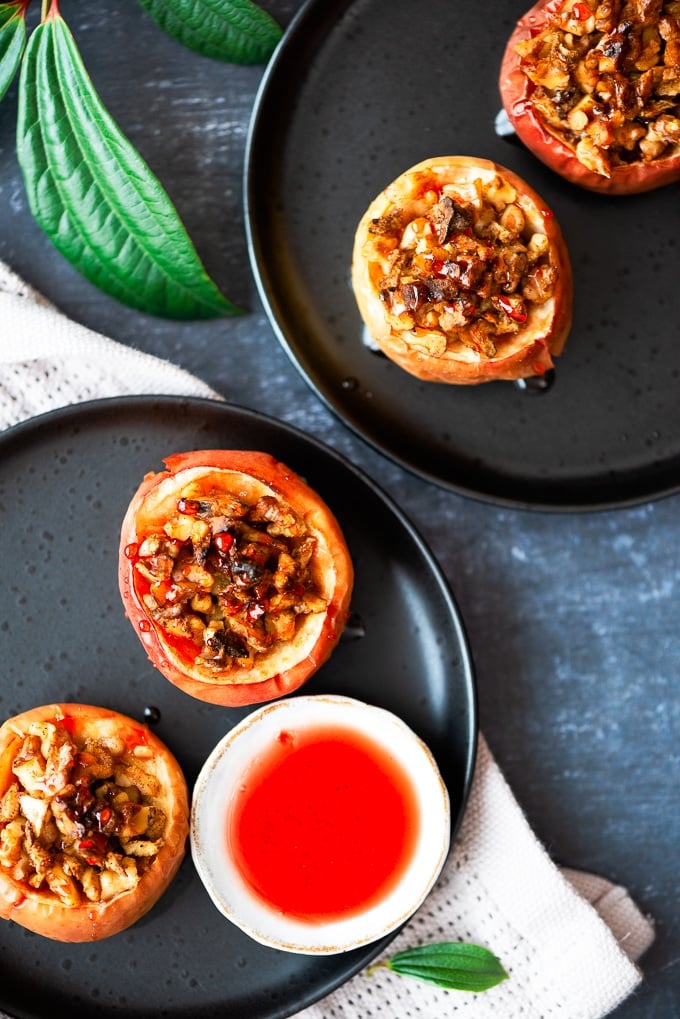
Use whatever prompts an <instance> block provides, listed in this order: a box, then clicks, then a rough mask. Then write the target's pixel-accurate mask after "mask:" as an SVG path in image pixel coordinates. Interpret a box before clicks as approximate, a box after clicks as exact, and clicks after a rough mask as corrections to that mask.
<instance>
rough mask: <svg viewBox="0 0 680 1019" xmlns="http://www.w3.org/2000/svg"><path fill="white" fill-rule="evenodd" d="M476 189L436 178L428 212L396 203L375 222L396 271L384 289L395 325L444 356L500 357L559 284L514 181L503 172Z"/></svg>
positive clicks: (428, 192)
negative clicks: (461, 351)
mask: <svg viewBox="0 0 680 1019" xmlns="http://www.w3.org/2000/svg"><path fill="white" fill-rule="evenodd" d="M469 190H470V189H468V190H466V192H465V195H463V194H462V193H461V191H462V189H460V188H457V186H456V185H454V184H444V185H443V186H441V185H439V184H438V183H437V182H436V181H434V180H432V181H428V184H427V185H426V187H425V188H424V191H423V194H422V198H423V200H424V202H425V205H426V208H427V211H426V212H425V214H421V215H411V214H410V212H409V211H408V210H407V209H405V208H400V207H394V208H392V209H391V210H390V211H389V212H388V213H386V214H385V215H384V216H381V217H379V218H378V219H374V220H372V222H371V223H370V224H369V233H370V234H371V235H372V236H373V238H374V240H373V243H374V246H375V249H376V251H377V252H378V254H379V255H380V256H381V258H382V260H383V262H384V263H385V262H386V264H387V267H388V271H387V272H386V274H385V276H384V277H383V278H382V279H381V280H380V281H379V283H378V286H379V288H380V297H381V300H382V302H383V306H384V309H385V316H386V319H387V321H388V323H389V324H390V326H391V327H392V329H394V330H396V331H398V332H399V333H400V334H401V336H402V338H403V340H404V341H405V342H406V343H407V344H409V346H412V347H415V348H418V349H423V350H424V351H425V352H426V353H427V354H430V355H432V356H434V357H441V356H442V355H443V354H445V353H446V351H447V350H452V349H455V348H456V346H457V344H460V343H462V344H463V345H464V346H465V347H467V348H469V349H470V350H472V351H474V352H475V353H476V354H478V355H479V356H480V357H483V358H492V357H495V356H496V354H497V352H498V347H499V345H500V344H501V343H502V342H503V340H504V339H510V338H512V337H514V335H515V334H516V333H518V332H519V331H520V330H521V329H522V328H523V327H524V326H525V325H526V323H527V319H528V317H529V311H530V307H531V305H532V304H544V303H545V302H546V301H547V300H548V299H549V298H551V297H552V295H553V292H554V289H555V284H556V281H557V275H558V270H557V267H556V266H554V265H552V264H551V260H550V248H549V242H548V238H547V236H546V235H545V234H543V233H540V232H536V231H534V230H532V229H531V228H530V227H529V225H528V223H527V220H526V217H525V215H524V212H523V211H522V208H521V207H520V205H519V204H518V202H517V192H516V191H515V189H514V188H513V187H512V185H511V184H510V183H509V182H508V181H505V180H503V179H501V178H500V177H499V176H495V177H494V178H493V179H492V180H490V181H482V180H479V179H476V180H475V181H474V182H472V184H471V190H472V192H473V195H469ZM422 205H423V203H422V202H420V201H419V200H418V199H417V198H416V202H415V203H414V208H419V207H422ZM544 214H546V213H544Z"/></svg>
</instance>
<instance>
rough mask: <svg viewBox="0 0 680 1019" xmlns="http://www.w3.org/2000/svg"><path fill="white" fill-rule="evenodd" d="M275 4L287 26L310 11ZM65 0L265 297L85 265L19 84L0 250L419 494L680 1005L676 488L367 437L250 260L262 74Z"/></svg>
mask: <svg viewBox="0 0 680 1019" xmlns="http://www.w3.org/2000/svg"><path fill="white" fill-rule="evenodd" d="M267 6H268V7H269V9H270V10H271V11H272V13H274V14H275V15H276V16H277V17H278V19H279V20H280V22H281V23H282V24H286V23H287V22H288V21H289V19H290V16H291V14H292V13H293V12H294V10H296V9H297V6H298V4H297V3H294V2H292V0H291V2H288V3H284V2H281V3H278V2H274V0H272V2H270V3H269V4H268V5H267ZM61 7H62V13H63V14H64V16H65V17H66V19H67V21H68V22H69V24H70V25H71V28H72V30H73V32H74V34H75V35H76V38H77V40H78V43H79V46H80V48H81V52H82V54H83V57H84V59H85V63H86V65H87V66H88V68H89V70H90V73H91V74H92V76H93V78H94V80H95V83H96V85H97V88H98V89H99V91H100V93H101V95H102V97H103V99H104V101H105V103H106V105H107V106H108V108H109V111H110V112H111V113H112V114H113V116H114V117H115V118H116V119H117V120H118V122H119V124H120V125H121V126H122V127H123V129H124V131H125V133H126V134H127V135H128V137H130V139H131V140H132V141H133V142H134V143H135V144H136V145H137V146H138V148H139V149H140V151H141V152H142V153H143V155H144V156H145V158H146V159H147V161H148V162H149V163H150V165H151V166H152V168H153V169H154V170H155V171H156V173H157V174H158V175H159V177H160V178H161V180H162V181H163V183H164V184H165V186H166V188H167V190H168V191H169V193H170V194H171V197H172V198H173V200H174V201H175V204H176V206H177V208H178V210H179V212H180V214H181V216H182V218H183V219H184V222H185V225H186V226H187V229H188V231H189V233H190V235H191V236H192V238H193V239H194V242H195V243H196V246H197V248H198V249H199V252H200V254H201V256H202V258H203V260H204V262H205V264H206V266H207V268H208V270H209V271H210V272H211V273H212V274H213V276H214V278H215V279H216V280H217V282H218V283H219V285H220V286H221V287H222V289H223V290H224V291H225V293H226V294H227V295H228V296H229V297H230V298H231V299H232V300H233V301H234V302H236V303H238V304H241V305H245V306H247V307H248V308H249V309H251V310H250V314H248V315H246V316H244V317H243V318H240V319H236V320H233V321H228V322H226V323H225V322H217V323H206V324H181V323H172V322H166V321H162V320H156V319H151V318H149V317H147V316H143V315H141V314H138V313H136V312H133V311H130V310H128V309H125V308H123V307H121V306H120V305H118V304H117V303H115V302H114V301H112V300H110V299H108V298H107V297H105V296H103V295H101V294H100V293H99V292H98V291H96V290H94V289H93V288H92V287H91V286H90V285H89V284H88V283H86V282H85V281H84V280H83V279H82V278H81V277H80V276H79V275H78V274H76V273H75V272H74V271H73V270H72V269H71V268H70V267H69V266H68V265H67V264H66V263H65V262H64V261H63V260H62V259H61V257H60V256H59V255H58V254H57V253H56V252H55V251H54V249H53V248H52V247H51V245H50V243H49V242H48V241H47V239H46V238H45V237H44V236H43V235H42V233H41V232H40V230H39V228H38V227H37V226H36V225H35V224H34V223H33V221H32V219H31V217H30V215H29V213H28V210H27V206H26V198H25V193H24V189H23V183H22V180H21V175H20V172H19V169H18V166H17V163H16V157H15V151H14V125H15V120H16V87H15V86H13V87H12V89H11V90H10V92H9V94H8V96H7V97H6V98H5V100H4V101H3V102H2V104H0V258H2V259H4V260H5V261H6V262H7V263H9V265H10V266H12V267H13V268H14V269H15V271H17V272H18V273H19V274H20V275H22V276H23V277H24V278H25V279H26V280H28V281H29V282H30V283H32V284H33V285H34V286H36V287H37V288H39V289H41V290H42V291H43V292H44V293H45V294H46V295H47V296H48V297H49V298H50V299H52V300H53V301H55V302H56V303H57V304H59V305H60V306H61V308H62V309H63V310H64V311H65V312H66V313H68V314H69V315H71V316H72V317H74V318H75V319H77V320H78V321H80V322H83V323H84V324H86V325H88V326H91V327H92V328H94V329H97V330H99V331H101V332H103V333H105V334H108V335H110V336H112V337H114V338H116V339H118V340H120V341H122V342H124V343H130V344H133V345H135V346H138V347H140V348H142V349H143V350H146V351H148V352H150V353H155V354H157V355H159V356H162V357H164V358H168V359H171V360H173V361H175V362H176V363H178V364H180V365H182V366H183V367H185V368H187V369H188V370H190V371H192V372H194V373H195V374H197V375H199V376H200V377H201V378H203V379H205V380H206V381H207V382H208V383H210V384H211V385H212V386H213V387H215V388H216V389H217V390H219V391H220V392H221V393H223V394H224V395H225V397H226V398H227V399H229V400H231V401H233V402H234V403H236V404H240V405H244V406H247V407H252V408H255V409H257V410H262V411H264V412H266V413H267V414H270V415H273V416H275V417H278V418H281V419H282V420H285V421H287V422H290V423H292V424H294V425H296V426H298V427H300V428H302V429H303V430H305V431H307V432H310V433H312V434H314V435H315V436H317V437H319V438H320V439H321V440H323V441H325V442H327V443H328V444H329V445H330V446H332V447H333V448H335V449H337V450H338V451H340V452H341V453H343V454H345V455H346V456H348V457H349V458H351V460H352V461H353V462H354V463H356V464H357V465H358V466H360V467H361V468H363V469H364V470H365V471H367V472H368V473H369V474H370V475H371V476H372V477H373V478H375V479H376V480H377V481H378V483H379V484H380V485H381V486H382V487H383V488H384V489H385V490H386V491H387V492H388V493H389V494H390V495H391V496H392V497H393V498H394V499H395V500H396V501H397V502H398V503H399V505H400V506H402V507H403V509H404V510H405V512H406V513H407V514H408V515H409V516H410V518H411V519H412V520H413V522H414V523H415V524H416V526H417V527H418V529H419V530H420V531H421V533H422V534H423V536H424V537H425V538H426V540H427V541H428V542H429V544H430V545H431V547H432V549H433V551H434V553H435V555H436V556H437V558H438V559H439V561H440V563H441V565H442V567H443V569H444V572H445V573H446V575H447V577H448V578H449V580H450V582H451V585H452V588H453V591H454V593H455V596H456V598H457V600H458V604H459V607H460V610H461V613H462V616H463V619H464V621H465V624H466V627H467V630H468V634H469V638H470V643H471V647H472V652H473V655H474V659H475V663H476V669H477V681H478V689H479V703H480V721H481V728H482V730H483V731H484V733H485V735H486V737H487V739H488V741H489V743H490V746H491V748H492V750H493V752H494V754H495V755H496V757H497V759H498V761H499V763H500V765H501V767H502V768H503V769H504V771H505V773H506V775H507V778H508V780H509V782H510V784H511V786H512V788H513V789H514V791H515V793H516V795H517V797H518V799H519V801H520V803H521V804H522V806H523V807H524V809H525V810H526V812H527V815H528V817H529V820H530V822H531V824H532V825H533V827H534V829H535V830H536V832H537V834H538V835H539V837H540V838H541V839H542V840H543V842H544V843H545V844H546V845H547V847H548V848H549V850H550V852H551V853H552V855H553V856H554V858H555V859H556V860H558V861H559V862H563V863H566V864H569V865H570V866H572V867H577V868H584V869H587V870H593V871H596V872H599V873H601V874H603V875H605V876H607V877H609V878H610V879H612V880H614V881H616V882H619V883H621V884H623V885H625V886H627V887H628V888H629V889H630V890H631V893H632V895H633V897H634V898H635V899H636V901H637V902H638V903H639V904H640V906H641V907H642V909H643V910H645V911H647V912H649V913H650V914H651V915H652V916H653V917H654V918H655V920H656V924H657V939H656V943H655V945H654V946H653V948H652V949H651V951H650V952H649V954H648V955H647V956H646V958H645V959H644V965H643V968H644V972H645V981H644V984H643V986H642V988H641V990H640V991H639V993H638V994H637V995H636V997H635V998H634V999H631V1000H629V1001H628V1002H626V1003H625V1004H624V1005H623V1006H622V1007H621V1008H620V1009H619V1010H618V1011H617V1012H616V1019H643V1017H644V1019H653V1017H658V1019H676V1017H679V1016H680V914H679V911H678V903H679V902H680V863H679V860H680V855H679V854H678V845H680V811H679V810H678V788H679V786H680V781H679V780H680V750H679V746H680V739H679V737H680V699H679V698H678V693H677V690H678V672H679V671H680V669H679V667H680V650H679V645H678V629H679V626H678V624H679V612H678V608H679V605H680V599H679V591H678V580H679V573H680V561H679V557H678V510H679V509H680V497H678V496H673V497H669V498H666V499H663V500H660V501H658V502H652V503H650V504H647V505H642V506H639V507H637V508H632V509H628V508H627V509H618V510H613V511H607V512H601V513H585V514H568V513H550V514H544V513H535V512H527V511H515V510H510V509H507V508H497V507H494V506H492V505H488V504H484V503H480V502H477V501H473V500H470V499H465V498H462V497H460V496H458V495H456V494H452V493H451V492H448V491H444V490H441V489H439V488H437V487H435V486H433V485H430V484H428V483H426V482H425V481H422V480H420V479H418V478H416V477H415V476H413V475H411V474H409V473H406V472H405V471H404V470H402V469H401V468H400V467H397V466H395V465H393V464H392V463H390V462H389V461H388V460H386V459H385V458H383V457H382V456H380V455H379V454H378V453H376V452H375V451H374V450H372V449H371V448H369V447H368V446H367V445H366V444H364V443H363V442H362V441H361V440H360V439H358V438H357V437H356V436H354V435H353V434H352V433H351V432H350V431H349V430H348V429H346V428H345V427H344V426H343V425H342V423H340V422H339V421H338V420H337V419H336V418H335V417H334V416H333V415H332V414H331V413H330V412H329V411H328V410H327V409H326V408H325V407H324V406H323V405H322V404H321V403H320V402H319V400H318V399H317V398H316V396H315V395H314V394H313V393H312V391H311V390H310V389H309V388H308V386H307V384H306V383H305V381H304V380H303V379H302V378H301V376H300V375H299V373H298V372H297V371H296V370H295V368H294V366H293V365H292V364H291V363H290V361H289V359H288V357H287V356H286V354H285V353H284V351H283V350H282V349H281V347H280V345H279V344H278V342H277V340H276V338H275V336H274V333H273V331H272V328H271V326H270V324H269V322H268V319H267V317H266V315H265V312H264V310H263V308H262V306H261V304H260V302H259V300H258V296H257V293H256V289H255V285H254V282H253V279H252V275H251V272H250V268H249V264H248V257H247V250H246V241H245V233H244V226H243V212H242V168H243V153H244V145H245V139H246V132H247V127H248V120H249V115H250V110H251V107H252V102H253V98H254V95H255V92H256V89H257V86H258V83H259V80H260V77H261V74H262V69H261V68H238V67H231V66H223V65H218V64H216V63H215V62H213V61H210V60H206V59H202V58H200V57H198V56H194V55H192V54H190V53H188V51H185V50H181V49H180V48H179V47H178V46H177V45H176V44H175V43H173V42H172V41H171V40H170V39H168V38H167V37H165V35H164V34H163V33H161V32H160V31H159V30H158V29H157V28H156V26H155V25H154V24H153V23H152V22H151V21H150V20H149V18H148V17H147V16H146V15H145V14H144V13H143V11H142V10H141V8H138V7H137V6H136V5H135V4H133V3H126V4H120V5H118V4H110V3H105V2H104V0H88V2H87V3H85V2H82V0H71V2H68V0H64V2H63V3H62V5H61ZM674 328H676V330H677V323H676V324H675V327H674ZM678 427H679V428H680V412H679V413H678ZM0 939H1V933H0Z"/></svg>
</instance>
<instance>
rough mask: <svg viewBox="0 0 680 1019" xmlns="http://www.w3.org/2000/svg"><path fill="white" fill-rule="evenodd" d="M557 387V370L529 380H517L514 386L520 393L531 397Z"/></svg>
mask: <svg viewBox="0 0 680 1019" xmlns="http://www.w3.org/2000/svg"><path fill="white" fill-rule="evenodd" d="M554 385H555V369H554V368H551V369H550V371H547V372H545V374H544V375H531V376H530V377H529V378H528V379H515V381H514V382H513V386H514V387H515V389H519V391H520V393H527V394H528V395H530V396H537V395H540V394H541V393H547V392H548V390H549V389H552V387H553V386H554Z"/></svg>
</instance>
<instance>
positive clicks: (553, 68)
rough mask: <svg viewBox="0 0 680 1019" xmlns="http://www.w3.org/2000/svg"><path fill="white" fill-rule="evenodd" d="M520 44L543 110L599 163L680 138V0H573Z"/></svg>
mask: <svg viewBox="0 0 680 1019" xmlns="http://www.w3.org/2000/svg"><path fill="white" fill-rule="evenodd" d="M516 51H517V53H518V54H519V56H520V67H521V69H522V71H523V72H524V74H526V76H527V77H528V78H529V79H530V81H531V82H532V84H533V89H532V91H531V94H530V98H529V101H530V103H531V105H532V107H533V110H534V111H535V113H536V115H537V116H538V118H539V119H540V120H541V121H542V122H543V123H544V124H545V126H546V128H547V129H548V131H550V132H551V133H552V134H553V135H556V136H557V137H558V138H560V139H561V140H562V141H563V142H565V143H566V144H567V145H568V146H569V147H570V148H572V149H573V150H574V152H575V155H576V158H577V159H578V160H579V162H581V163H582V164H583V165H584V166H585V167H587V168H588V169H589V170H591V171H593V172H595V173H599V174H602V175H603V176H605V177H609V176H610V175H611V171H612V169H613V168H614V167H616V166H620V165H624V164H627V163H631V162H640V161H642V162H652V161H653V160H656V159H660V158H663V157H664V155H666V154H667V153H668V151H669V149H671V148H673V147H674V146H676V145H678V144H680V0H665V2H664V0H601V2H598V0H564V3H562V4H561V6H560V7H559V8H558V10H557V11H556V12H555V13H554V14H553V15H552V16H551V18H550V20H549V21H548V23H547V24H546V25H545V27H544V28H543V29H542V30H541V31H540V32H539V33H538V34H537V35H535V36H533V37H532V38H530V39H527V40H525V41H523V42H520V43H518V44H517V46H516Z"/></svg>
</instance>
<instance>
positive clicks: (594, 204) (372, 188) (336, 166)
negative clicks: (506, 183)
mask: <svg viewBox="0 0 680 1019" xmlns="http://www.w3.org/2000/svg"><path fill="white" fill-rule="evenodd" d="M529 6H530V0H512V2H508V0H487V2H485V3H464V2H463V0H430V2H429V3H428V4H427V5H426V6H424V7H422V9H421V7H420V6H419V5H417V4H416V5H414V4H413V3H412V2H411V0H392V2H390V3H389V4H385V3H384V0H354V2H352V0H308V3H307V4H306V5H305V7H304V8H303V9H302V10H301V12H300V13H299V15H298V17H297V18H296V20H295V21H294V22H293V24H292V25H291V27H290V29H289V31H288V32H287V34H286V36H285V38H284V40H283V43H282V45H281V46H280V47H279V50H278V51H277V53H276V55H275V57H274V59H273V61H272V63H271V64H270V66H269V68H268V69H267V72H266V74H265V76H264V79H263V81H262V84H261V88H260V91H259V94H258V96H257V100H256V103H255V108H254V112H253V118H252V122H251V128H250V134H249V140H248V149H247V158H246V179H245V190H246V222H247V228H248V240H249V247H250V257H251V262H252V266H253V270H254V272H255V276H256V279H257V282H258V287H259V290H260V294H261V296H262V299H263V301H264V304H265V306H266V308H267V310H268V313H269V316H270V318H271V322H272V325H273V327H274V329H275V331H276V332H277V334H278V337H279V339H280V340H281V342H282V344H283V346H284V347H285V348H286V350H287V352H288V354H289V355H290V357H291V358H292V360H293V361H294V363H295V364H296V365H297V366H298V368H299V369H300V371H301V372H302V374H303V376H304V377H305V378H306V379H307V381H308V383H309V384H310V385H311V387H312V388H313V389H314V390H315V392H316V393H317V394H318V395H319V396H320V397H321V399H322V400H323V401H324V402H325V403H326V404H327V405H328V406H329V407H330V408H331V409H332V410H333V411H335V412H336V413H337V414H338V415H339V416H340V417H341V418H342V419H343V420H344V421H345V423H346V424H347V425H349V426H350V427H351V428H352V429H354V430H355V431H356V432H357V433H358V434H359V435H361V436H362V437H363V438H364V439H365V440H367V441H368V442H369V443H371V444H372V445H373V446H375V447H376V448H377V449H379V450H381V451H382V452H383V453H385V454H386V455H388V456H389V457H391V458H392V459H393V460H395V461H397V462H398V463H400V464H401V465H403V466H405V467H406V468H408V469H410V470H412V471H414V472H416V473H417V474H419V475H421V476H422V477H425V478H426V479H429V480H431V481H433V482H435V483H438V484H440V485H442V486H444V487H446V488H449V489H452V490H454V491H456V492H459V493H462V494H465V495H470V496H474V497H477V498H480V499H484V500H487V501H491V502H494V503H500V504H507V505H512V506H516V507H520V508H535V509H546V510H551V509H552V510H560V509H581V510H587V509H597V508H604V507H614V506H620V505H623V504H632V503H636V502H640V501H643V500H647V499H649V498H652V497H656V496H660V495H664V494H668V493H670V492H673V491H677V490H678V487H679V485H680V482H679V479H680V414H679V413H678V387H679V385H680V342H679V337H678V322H679V321H680V287H678V286H677V274H678V248H677V239H678V227H679V225H680V215H679V213H678V189H677V186H670V187H666V188H662V189H660V190H658V191H656V192H651V193H649V194H646V195H640V196H636V197H630V198H607V197H602V196H598V195H594V194H590V193H588V192H586V191H583V190H582V189H580V188H577V187H575V186H573V185H571V184H568V183H566V182H565V181H563V180H561V179H560V178H559V177H558V176H557V175H556V174H554V173H552V172H551V171H550V170H548V169H547V168H546V167H544V166H543V165H542V164H541V163H539V162H538V161H537V160H536V159H535V158H534V157H533V156H532V155H531V154H530V153H529V152H528V151H526V150H525V149H524V148H523V147H522V146H521V145H519V144H518V143H517V142H516V140H515V142H514V143H512V142H510V141H508V140H507V139H506V138H503V137H501V136H500V135H499V134H497V133H496V131H495V118H496V114H497V113H498V111H499V108H500V97H499V92H498V86H497V78H498V70H499V66H500V60H501V57H502V54H503V51H504V48H505V44H506V41H507V39H508V37H509V35H510V32H511V30H512V28H513V26H514V24H515V22H516V20H517V18H519V17H520V16H521V15H522V14H523V13H524V12H525V10H526V8H528V7H529ZM442 155H474V156H481V157H485V158H488V159H493V160H495V161H496V162H498V163H500V164H502V165H505V166H508V167H509V168H511V169H513V170H515V171H516V172H517V173H519V174H520V176H522V177H524V178H525V179H526V180H527V181H528V182H529V183H531V184H532V185H533V186H534V187H535V188H536V190H537V191H538V192H539V194H541V195H542V196H543V198H544V199H545V200H546V201H547V202H548V204H549V205H550V206H551V207H552V209H553V211H554V213H555V214H556V216H557V218H558V220H559V221H560V223H561V225H562V227H563V230H564V233H565V236H566V239H567V243H568V245H569V249H570V252H571V257H572V260H573V266H574V277H575V317H574V326H573V331H572V334H571V337H570V339H569V342H568V344H567V348H566V351H565V353H564V354H563V356H562V358H561V359H560V361H559V362H558V367H557V371H556V374H555V382H554V385H553V386H552V388H551V389H549V390H548V391H546V392H541V393H539V394H537V393H535V392H532V391H529V392H526V391H522V390H520V389H519V388H517V387H516V386H515V385H514V384H513V383H508V382H494V383H487V384H485V385H482V386H476V387H462V386H455V387H453V386H446V385H443V384H434V383H422V382H419V381H418V380H416V379H414V378H412V377H411V376H409V375H407V374H406V373H405V372H404V371H402V370H401V369H400V368H398V367H397V366H396V365H394V364H392V363H391V362H390V361H388V360H387V359H386V358H384V357H383V356H382V355H379V354H376V353H374V352H372V351H371V350H370V349H369V348H368V347H367V346H366V345H365V344H364V343H363V342H362V326H361V321H360V317H359V314H358V312H357V309H356V305H355V302H354V297H353V294H352V291H351V288H350V283H349V272H350V260H351V252H352V241H353V235H354V230H355V227H356V225H357V223H358V221H359V219H360V217H361V215H362V214H363V212H364V211H365V209H366V207H367V206H368V204H369V202H370V201H371V200H372V199H373V198H374V197H375V195H377V194H378V193H379V192H380V191H381V190H382V188H383V187H384V186H385V185H386V184H388V183H389V182H390V181H391V180H393V179H394V178H395V177H396V176H397V175H398V174H399V173H401V172H402V171H403V170H405V169H407V168H408V167H409V166H412V165H413V164H415V163H417V162H419V161H420V160H422V159H425V158H428V157H430V156H442Z"/></svg>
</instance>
